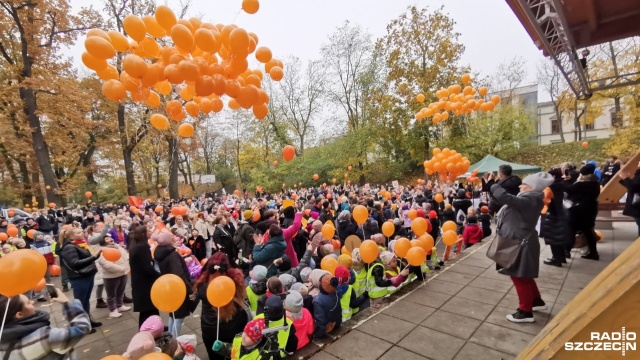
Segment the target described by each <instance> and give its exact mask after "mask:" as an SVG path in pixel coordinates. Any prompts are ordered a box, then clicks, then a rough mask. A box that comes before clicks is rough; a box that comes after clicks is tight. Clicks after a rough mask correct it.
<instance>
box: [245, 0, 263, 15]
mask: <svg viewBox="0 0 640 360" xmlns="http://www.w3.org/2000/svg"><path fill="white" fill-rule="evenodd" d="M258 9H260V2H259V1H258V0H242V10H244V12H246V13H247V14H255V13H257V12H258Z"/></svg>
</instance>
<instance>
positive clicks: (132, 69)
mask: <svg viewBox="0 0 640 360" xmlns="http://www.w3.org/2000/svg"><path fill="white" fill-rule="evenodd" d="M122 68H123V69H124V71H126V72H127V74H129V75H130V76H133V77H134V78H138V79H141V78H143V77H144V76H145V75H146V74H147V63H146V62H145V61H144V59H143V58H141V57H140V56H138V55H134V54H129V55H127V56H125V57H124V59H122Z"/></svg>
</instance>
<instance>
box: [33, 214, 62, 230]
mask: <svg viewBox="0 0 640 360" xmlns="http://www.w3.org/2000/svg"><path fill="white" fill-rule="evenodd" d="M36 223H38V230H39V231H41V232H43V233H49V232H53V231H54V230H56V228H57V227H58V223H57V222H56V220H55V218H54V217H53V216H52V215H40V216H38V218H37V219H36Z"/></svg>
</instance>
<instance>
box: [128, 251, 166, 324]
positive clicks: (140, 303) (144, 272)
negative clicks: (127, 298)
mask: <svg viewBox="0 0 640 360" xmlns="http://www.w3.org/2000/svg"><path fill="white" fill-rule="evenodd" d="M129 267H130V269H131V297H132V298H133V311H136V312H144V311H152V310H155V306H154V305H153V303H152V302H151V286H153V283H154V282H155V281H156V279H157V278H158V277H160V274H158V272H157V271H156V270H155V268H154V267H153V258H152V257H151V250H150V249H149V246H148V245H147V244H136V245H133V246H131V247H130V248H129Z"/></svg>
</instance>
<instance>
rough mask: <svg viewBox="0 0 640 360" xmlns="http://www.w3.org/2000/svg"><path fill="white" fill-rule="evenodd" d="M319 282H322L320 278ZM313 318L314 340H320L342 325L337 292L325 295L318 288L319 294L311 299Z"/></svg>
mask: <svg viewBox="0 0 640 360" xmlns="http://www.w3.org/2000/svg"><path fill="white" fill-rule="evenodd" d="M325 276H331V275H324V276H322V277H321V278H320V282H322V278H323V277H325ZM313 318H314V319H316V331H315V333H314V335H313V336H314V337H315V338H320V337H323V336H324V335H326V334H327V333H329V332H331V331H333V330H334V329H336V328H338V327H340V325H341V324H342V306H341V304H340V297H339V295H338V292H337V291H335V292H334V293H332V294H329V293H327V292H326V291H325V290H324V289H323V288H322V287H320V294H318V296H316V297H315V298H314V299H313Z"/></svg>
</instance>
